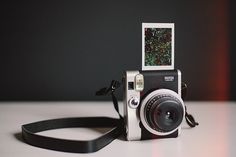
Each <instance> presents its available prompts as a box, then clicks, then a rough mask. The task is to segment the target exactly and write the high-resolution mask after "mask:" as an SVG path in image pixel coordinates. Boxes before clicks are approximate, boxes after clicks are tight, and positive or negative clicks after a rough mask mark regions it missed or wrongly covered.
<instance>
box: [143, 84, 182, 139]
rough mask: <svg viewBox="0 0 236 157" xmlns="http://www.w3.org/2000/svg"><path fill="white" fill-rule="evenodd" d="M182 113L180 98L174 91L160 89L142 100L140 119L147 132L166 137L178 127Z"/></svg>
mask: <svg viewBox="0 0 236 157" xmlns="http://www.w3.org/2000/svg"><path fill="white" fill-rule="evenodd" d="M184 112H185V111H184V104H183V101H182V99H181V97H180V96H179V95H178V94H177V93H175V92H174V91H171V90H167V89H161V90H156V91H154V92H152V93H150V94H149V95H147V96H146V97H145V98H144V100H143V101H142V104H141V108H140V118H141V122H142V124H143V126H144V127H145V128H146V129H147V130H148V131H150V132H152V133H153V134H156V135H168V134H169V133H172V132H173V131H175V130H176V129H177V128H178V127H179V125H180V124H181V122H182V120H183V117H184Z"/></svg>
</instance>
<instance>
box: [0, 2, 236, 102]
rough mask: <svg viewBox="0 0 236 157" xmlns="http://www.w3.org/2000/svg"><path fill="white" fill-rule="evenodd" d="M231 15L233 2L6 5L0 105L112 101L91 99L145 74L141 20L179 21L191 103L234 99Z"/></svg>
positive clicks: (178, 60) (178, 42) (180, 60)
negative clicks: (136, 73)
mask: <svg viewBox="0 0 236 157" xmlns="http://www.w3.org/2000/svg"><path fill="white" fill-rule="evenodd" d="M234 10H235V9H234V8H233V0H230V1H227V0H207V1H204V0H195V1H183V0H180V1H171V0H163V1H160V0H155V1H148V0H142V1H109V0H107V1H105V0H99V1H89V0H84V1H82V0H79V1H25V0H23V1H6V2H4V3H2V4H1V26H2V29H1V48H0V100H2V101H14V100H23V101H24V100H29V101H31V100H105V99H106V100H108V99H110V98H109V97H96V96H95V94H94V93H95V91H96V90H97V89H99V88H101V87H103V86H107V85H109V83H110V80H111V79H118V80H120V79H121V77H122V72H123V71H124V70H140V69H141V37H142V36H141V31H142V22H152V23H175V36H176V37H175V67H176V68H179V69H181V71H182V74H183V81H185V82H187V84H188V97H187V100H236V83H235V81H234V80H236V76H235V73H234V72H235V71H236V68H235V67H236V64H235V61H234V59H235V57H236V56H235V53H234V51H235V45H234V42H235V41H236V39H235V29H233V28H236V25H235V16H234V15H235V11H234ZM121 95H122V94H121V91H119V92H118V96H119V98H120V99H121Z"/></svg>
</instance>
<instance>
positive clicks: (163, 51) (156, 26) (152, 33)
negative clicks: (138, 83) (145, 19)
mask: <svg viewBox="0 0 236 157" xmlns="http://www.w3.org/2000/svg"><path fill="white" fill-rule="evenodd" d="M173 69H174V23H142V70H173Z"/></svg>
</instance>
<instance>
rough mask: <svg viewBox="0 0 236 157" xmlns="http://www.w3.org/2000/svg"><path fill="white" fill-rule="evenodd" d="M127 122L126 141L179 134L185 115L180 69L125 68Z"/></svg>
mask: <svg viewBox="0 0 236 157" xmlns="http://www.w3.org/2000/svg"><path fill="white" fill-rule="evenodd" d="M124 90H125V92H124V93H125V94H124V123H125V127H126V128H125V129H126V137H127V140H146V139H154V138H171V137H177V136H178V135H179V134H180V131H181V123H182V121H183V118H184V116H185V106H184V103H183V100H182V98H181V72H180V71H179V70H158V71H141V72H140V71H126V72H125V74H124Z"/></svg>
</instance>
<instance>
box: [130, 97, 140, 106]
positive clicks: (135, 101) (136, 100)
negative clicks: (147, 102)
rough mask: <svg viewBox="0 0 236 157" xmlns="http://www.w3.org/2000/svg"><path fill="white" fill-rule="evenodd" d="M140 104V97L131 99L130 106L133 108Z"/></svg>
mask: <svg viewBox="0 0 236 157" xmlns="http://www.w3.org/2000/svg"><path fill="white" fill-rule="evenodd" d="M138 105H139V99H138V98H136V97H133V98H131V99H130V100H129V106H130V107H131V108H137V107H138Z"/></svg>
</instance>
